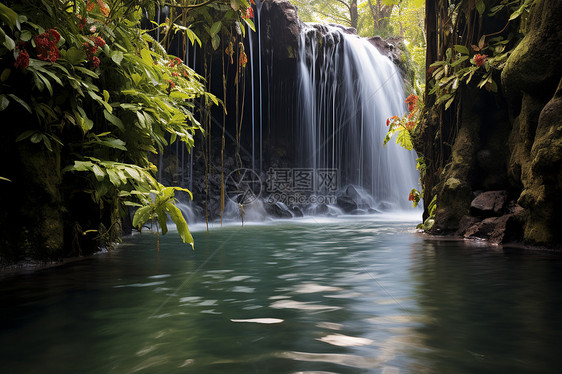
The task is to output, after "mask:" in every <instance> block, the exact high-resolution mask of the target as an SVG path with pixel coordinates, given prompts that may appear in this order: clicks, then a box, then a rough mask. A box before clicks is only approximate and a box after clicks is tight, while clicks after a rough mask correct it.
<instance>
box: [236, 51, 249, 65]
mask: <svg viewBox="0 0 562 374" xmlns="http://www.w3.org/2000/svg"><path fill="white" fill-rule="evenodd" d="M247 62H248V56H246V53H245V52H244V51H242V53H241V54H240V60H239V61H238V63H239V66H240V67H243V68H244V67H246V63H247Z"/></svg>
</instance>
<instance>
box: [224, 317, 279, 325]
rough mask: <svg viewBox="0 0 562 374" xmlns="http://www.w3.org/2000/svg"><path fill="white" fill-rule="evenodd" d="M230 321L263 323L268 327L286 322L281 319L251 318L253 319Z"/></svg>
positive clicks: (234, 320)
mask: <svg viewBox="0 0 562 374" xmlns="http://www.w3.org/2000/svg"><path fill="white" fill-rule="evenodd" d="M230 321H232V322H236V323H263V324H266V325H271V324H275V323H281V322H283V321H284V320H283V319H279V318H251V319H231V320H230Z"/></svg>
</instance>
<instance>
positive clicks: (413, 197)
mask: <svg viewBox="0 0 562 374" xmlns="http://www.w3.org/2000/svg"><path fill="white" fill-rule="evenodd" d="M415 198H416V196H415V195H414V193H413V192H410V196H408V200H409V201H414V200H415Z"/></svg>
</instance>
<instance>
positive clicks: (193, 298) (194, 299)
mask: <svg viewBox="0 0 562 374" xmlns="http://www.w3.org/2000/svg"><path fill="white" fill-rule="evenodd" d="M201 299H203V298H202V297H201V296H187V297H182V298H181V299H180V301H179V302H180V303H195V302H199V301H200V300H201Z"/></svg>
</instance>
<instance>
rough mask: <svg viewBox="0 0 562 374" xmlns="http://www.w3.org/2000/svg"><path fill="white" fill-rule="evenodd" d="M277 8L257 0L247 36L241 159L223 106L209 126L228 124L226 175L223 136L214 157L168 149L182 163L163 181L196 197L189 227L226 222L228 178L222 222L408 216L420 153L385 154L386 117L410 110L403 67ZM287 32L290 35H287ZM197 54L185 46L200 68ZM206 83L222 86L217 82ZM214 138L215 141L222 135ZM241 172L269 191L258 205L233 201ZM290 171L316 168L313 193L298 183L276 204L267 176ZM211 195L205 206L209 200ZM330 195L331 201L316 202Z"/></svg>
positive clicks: (389, 150)
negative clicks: (326, 178) (330, 182)
mask: <svg viewBox="0 0 562 374" xmlns="http://www.w3.org/2000/svg"><path fill="white" fill-rule="evenodd" d="M275 4H276V2H275V1H266V2H260V1H256V6H255V8H254V9H255V12H254V15H255V19H254V20H255V21H256V22H255V25H256V32H255V33H252V32H250V30H248V32H247V33H246V35H247V39H246V41H245V50H246V52H247V53H248V54H249V61H248V62H249V63H248V66H247V67H246V71H245V75H244V78H245V81H242V82H243V83H244V84H245V85H246V86H245V87H247V88H248V89H245V90H244V89H242V92H245V94H246V95H248V96H247V97H246V98H244V99H243V100H239V101H238V102H241V103H242V105H245V107H244V113H247V114H246V115H245V116H244V120H243V123H242V124H241V126H242V128H243V131H242V133H241V140H240V141H241V144H240V155H239V158H237V159H234V155H233V153H232V152H233V150H234V149H235V148H236V147H235V146H234V143H232V144H231V143H229V142H230V141H232V142H234V139H235V137H234V135H233V134H234V131H235V130H234V129H235V127H234V124H235V123H234V122H235V119H234V118H235V117H233V116H229V117H227V121H226V123H225V124H223V123H221V121H220V120H218V118H219V117H221V116H222V113H221V112H220V110H218V111H216V112H214V113H213V112H211V116H212V117H211V120H212V122H213V128H216V129H222V126H223V125H224V126H226V135H227V143H226V149H227V151H228V152H231V153H230V154H229V153H225V160H224V168H225V169H224V171H222V173H224V174H221V170H220V168H221V166H222V165H223V162H222V160H221V159H220V158H217V155H220V152H217V150H219V149H220V144H221V143H220V142H219V140H220V138H216V139H215V138H212V139H211V141H212V142H213V141H214V142H213V150H214V155H213V154H211V155H210V158H209V160H208V161H205V157H203V156H204V155H202V153H201V152H199V153H197V148H196V149H195V150H194V151H192V152H190V153H189V154H187V153H186V152H185V150H184V149H182V151H181V153H180V152H179V151H178V149H177V148H176V149H175V153H174V152H173V151H172V152H170V153H171V154H170V156H175V157H177V158H178V162H177V163H176V164H177V165H179V167H181V171H179V172H178V173H177V174H178V175H179V177H176V176H175V175H171V174H170V172H168V171H167V172H166V173H165V181H169V183H175V182H174V181H179V183H180V184H181V185H182V186H185V187H188V188H189V189H190V190H191V191H193V193H194V195H195V201H194V202H193V204H186V207H185V208H186V212H185V213H189V214H186V215H188V216H189V217H188V218H189V219H190V223H191V222H193V220H194V219H196V218H195V217H198V219H199V220H201V219H203V217H205V216H206V213H205V209H207V207H208V210H207V212H208V215H209V217H210V219H211V220H213V219H216V218H217V217H220V216H221V212H220V204H219V199H218V197H219V196H220V193H221V192H220V186H221V185H220V183H221V180H222V179H221V178H223V177H224V178H225V181H226V182H225V183H226V184H227V188H226V195H227V197H228V198H227V199H226V209H225V211H224V214H223V215H222V216H223V217H225V218H226V219H229V218H230V219H236V220H239V219H240V216H241V215H244V217H245V220H252V219H254V220H263V219H265V218H266V217H267V216H268V215H270V216H274V217H290V216H301V215H302V214H303V213H304V214H327V215H330V214H332V213H335V214H340V213H351V214H360V213H366V212H373V210H371V209H370V208H372V209H375V210H376V211H390V210H403V209H407V210H411V203H410V202H409V201H408V194H409V192H410V190H411V189H412V188H414V187H418V188H419V181H418V174H417V172H416V170H415V155H414V154H413V152H408V151H406V150H405V149H402V148H401V147H399V146H397V145H396V144H395V143H394V142H393V141H392V142H390V143H389V144H387V146H386V148H383V139H384V137H385V135H386V132H387V129H388V128H387V127H386V126H385V124H386V119H387V118H388V117H391V116H394V115H401V114H403V113H405V112H406V105H405V103H404V90H403V87H402V79H401V76H400V74H399V73H398V70H397V68H396V67H395V65H394V64H393V63H392V62H391V61H390V60H389V59H388V58H387V57H385V56H383V55H381V54H380V53H379V52H378V50H377V49H376V48H375V47H374V46H373V45H371V44H370V43H369V42H368V41H367V40H365V39H361V38H359V37H357V36H356V35H353V34H349V33H347V32H346V30H344V29H343V28H341V27H338V26H322V25H302V23H300V21H298V19H297V22H295V23H293V26H294V27H293V28H292V29H290V27H288V26H287V25H286V24H284V23H283V22H281V21H279V20H278V19H277V18H278V17H280V14H279V8H275ZM276 12H277V13H276ZM295 25H296V26H295ZM289 30H290V38H288V37H287V35H285V34H283V33H289ZM299 30H300V42H299V41H298V40H299ZM288 46H290V47H288ZM178 49H179V47H178ZM188 52H189V55H188V54H187V53H188ZM196 52H197V48H195V47H193V48H189V49H188V50H187V51H186V56H185V60H186V62H188V61H189V59H190V58H192V59H193V61H192V67H193V68H196V67H201V66H203V64H202V63H201V56H200V54H199V53H198V52H197V55H199V56H198V57H199V59H197V56H196ZM215 60H216V61H220V59H215ZM228 66H230V65H228ZM233 66H236V64H234V65H233ZM230 68H232V67H230ZM217 71H219V72H221V71H222V70H221V67H220V66H215V68H213V72H217ZM214 74H216V73H214ZM233 74H234V73H233ZM210 81H212V82H215V84H216V82H220V81H221V80H220V79H214V78H213V79H211V80H210ZM211 91H212V92H215V93H216V92H222V87H211ZM234 94H235V91H234V90H233V91H230V92H229V93H228V95H229V97H232V95H234ZM219 96H220V94H219ZM228 102H229V105H230V107H229V108H228V109H229V110H228V112H229V113H237V109H236V108H234V107H233V106H234V104H235V102H236V101H235V100H228ZM236 105H238V104H236ZM219 113H220V114H219ZM250 121H251V123H250ZM221 132H222V130H221ZM208 136H211V137H216V133H214V132H213V133H209V134H208ZM228 139H230V140H228ZM172 153H173V154H172ZM194 153H195V155H196V156H195V157H194ZM204 161H205V162H210V163H211V164H212V165H214V166H213V167H211V168H210V170H211V173H210V174H209V176H208V180H209V185H207V184H206V183H204V180H206V179H205V178H207V177H206V176H205V173H204V172H203V170H204V167H205V164H204ZM238 168H248V169H250V168H251V171H252V173H238V174H235V175H245V176H248V175H252V178H254V176H258V175H259V177H258V178H257V179H258V180H261V182H262V187H263V189H262V191H261V195H260V196H261V200H260V199H258V200H256V201H255V202H254V203H253V204H249V203H246V202H243V203H242V205H240V204H241V202H240V201H239V199H238V197H234V198H231V196H230V194H229V193H230V192H231V191H230V190H229V186H228V181H229V180H228V176H229V175H230V174H231V173H232V172H234V171H235V170H237V169H238ZM167 169H169V170H170V171H171V170H173V169H174V168H171V167H170V168H167ZM289 169H292V170H293V171H295V170H313V171H314V173H315V174H314V175H315V177H314V178H313V179H314V181H313V186H312V190H306V191H305V192H303V191H302V190H299V191H297V188H296V185H295V188H294V191H292V190H291V189H289V190H282V191H281V190H277V191H280V194H279V195H282V197H285V196H284V195H289V196H288V197H289V198H288V199H287V200H283V198H280V199H278V198H277V197H276V196H275V195H276V193H275V192H273V193H272V192H271V190H269V191H268V190H267V188H266V185H267V184H268V183H269V182H268V181H270V179H268V178H269V176H270V173H271V170H274V171H275V170H278V171H282V172H284V171H286V170H289ZM160 170H162V168H160ZM324 170H330V172H333V171H336V173H337V175H338V183H337V184H338V185H339V191H334V190H332V189H330V190H329V191H326V186H325V185H322V184H321V183H319V180H318V179H317V177H316V176H317V175H319V174H320V173H319V172H320V171H324ZM316 173H317V174H316ZM277 176H280V174H277ZM285 176H287V174H285ZM295 180H296V177H295ZM253 182H254V180H253V179H252V183H253ZM280 185H281V183H280ZM299 187H302V185H301V186H299ZM330 187H332V186H330ZM291 188H292V187H291ZM207 189H209V190H208V196H209V197H210V198H209V201H205V196H207ZM285 192H287V193H286V194H285ZM336 194H337V196H336ZM240 195H241V196H242V195H243V196H247V195H246V194H242V193H241V194H240ZM235 196H238V195H235ZM250 196H251V195H250ZM326 196H328V197H329V198H330V199H329V200H324V201H323V202H321V201H320V200H319V199H317V198H318V197H326ZM302 197H304V198H305V199H304V200H305V201H304V202H303V201H300V200H299V201H298V202H297V203H296V204H295V200H291V198H293V199H296V198H299V199H300V198H302ZM242 211H243V212H244V213H241V212H242Z"/></svg>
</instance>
